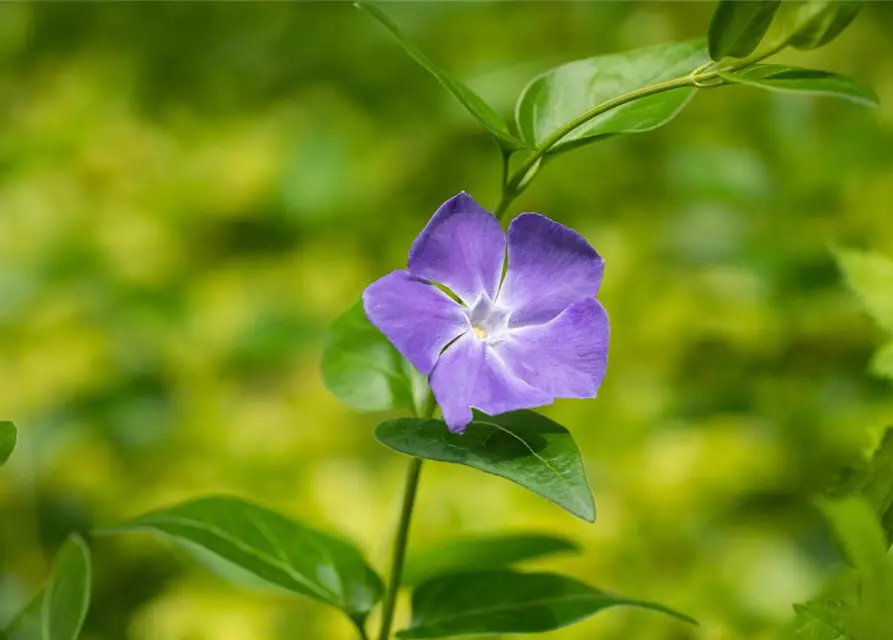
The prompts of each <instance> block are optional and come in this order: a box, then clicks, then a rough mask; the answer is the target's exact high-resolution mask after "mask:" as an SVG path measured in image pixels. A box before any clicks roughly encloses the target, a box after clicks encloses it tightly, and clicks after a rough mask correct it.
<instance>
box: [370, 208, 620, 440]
mask: <svg viewBox="0 0 893 640" xmlns="http://www.w3.org/2000/svg"><path fill="white" fill-rule="evenodd" d="M505 261H506V234H505V232H504V231H503V229H502V226H501V225H500V223H499V221H498V220H497V219H496V218H495V217H494V216H493V215H492V214H491V213H490V212H489V211H487V210H486V209H484V208H483V207H481V206H480V205H478V204H477V202H475V201H474V199H473V198H472V197H471V196H469V195H468V194H467V193H464V192H463V193H460V194H459V195H457V196H455V197H453V198H451V199H449V200H447V201H446V202H445V203H444V204H443V205H442V206H441V207H440V208H439V209H438V210H437V212H436V213H435V214H434V216H433V217H432V218H431V220H430V221H429V222H428V224H427V225H426V226H425V228H424V229H423V230H422V232H421V233H420V234H419V237H418V238H416V240H415V242H414V243H413V245H412V248H411V249H410V251H409V261H408V263H407V266H408V267H409V268H408V270H400V271H394V272H393V273H389V274H388V275H386V276H384V277H383V278H381V279H379V280H376V281H375V282H373V283H372V284H370V285H369V286H368V287H367V288H366V290H365V291H364V292H363V307H364V309H365V311H366V315H367V316H368V317H369V320H370V321H371V322H372V324H374V325H375V326H376V327H378V329H379V330H380V331H381V332H382V333H383V334H384V335H385V336H386V337H387V338H388V340H390V341H391V343H393V345H394V346H395V347H396V348H397V350H398V351H399V352H400V353H401V354H402V355H403V356H404V357H405V358H406V359H407V360H409V362H411V363H412V364H413V366H415V367H416V369H418V370H419V371H420V372H421V373H422V374H423V375H427V376H429V383H430V385H431V390H432V391H433V392H434V397H435V399H436V400H437V402H438V404H439V405H440V408H441V410H442V411H443V418H444V421H445V422H446V424H447V426H448V427H449V429H450V431H453V432H457V433H462V432H464V431H465V427H466V426H467V425H468V423H469V422H471V420H472V407H474V408H476V409H479V410H481V411H483V412H484V413H486V414H489V415H498V414H500V413H505V412H507V411H513V410H516V409H531V408H534V407H540V406H543V405H546V404H550V403H551V402H552V401H553V400H554V399H555V398H592V397H594V396H595V395H596V392H597V391H598V387H599V385H600V384H601V381H602V378H603V377H604V375H605V369H606V368H607V362H608V334H609V330H608V316H607V314H606V313H605V310H604V308H603V307H602V306H601V304H599V302H598V301H597V300H596V299H595V296H596V294H597V293H598V289H599V285H600V284H601V280H602V272H603V271H604V260H603V259H602V258H601V256H599V255H598V253H596V251H595V249H593V248H592V247H591V246H590V245H589V243H588V242H586V240H585V239H584V238H583V236H581V235H580V234H578V233H577V232H576V231H573V230H572V229H569V228H567V227H565V226H563V225H561V224H558V223H557V222H554V221H552V220H550V219H549V218H546V217H545V216H541V215H539V214H536V213H523V214H521V215H519V216H518V217H517V218H515V219H514V220H512V223H511V225H509V230H508V265H507V268H506V269H505V277H503V266H504V263H505ZM437 285H440V287H438V286H437ZM441 287H442V288H444V289H448V290H449V291H450V292H451V293H452V294H453V295H454V296H455V298H456V299H454V298H453V297H451V296H450V295H448V294H447V293H445V292H444V291H443V290H442V289H441ZM457 300H458V301H457Z"/></svg>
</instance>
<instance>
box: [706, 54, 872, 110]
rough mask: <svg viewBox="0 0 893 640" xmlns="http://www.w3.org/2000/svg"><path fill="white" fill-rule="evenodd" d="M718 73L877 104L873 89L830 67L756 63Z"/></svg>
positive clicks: (768, 85) (744, 81)
mask: <svg viewBox="0 0 893 640" xmlns="http://www.w3.org/2000/svg"><path fill="white" fill-rule="evenodd" d="M720 75H721V76H722V77H723V78H725V79H726V80H728V81H729V82H736V83H739V84H747V85H751V86H755V87H760V88H762V89H770V90H773V91H790V92H794V93H811V94H816V95H824V96H832V97H835V98H843V99H844V100H850V101H852V102H857V103H859V104H864V105H869V106H877V105H878V97H877V93H875V91H874V89H872V88H871V87H869V86H868V85H865V84H862V83H861V82H859V81H858V80H854V79H853V78H849V77H847V76H843V75H840V74H838V73H831V72H830V71H821V70H819V69H803V68H800V67H788V66H785V65H778V64H758V65H754V66H752V67H748V68H746V69H743V70H742V71H737V72H735V73H721V74H720Z"/></svg>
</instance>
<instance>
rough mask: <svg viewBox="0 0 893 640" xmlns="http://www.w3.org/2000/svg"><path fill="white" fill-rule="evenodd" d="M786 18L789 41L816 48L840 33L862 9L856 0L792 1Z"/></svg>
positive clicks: (793, 43)
mask: <svg viewBox="0 0 893 640" xmlns="http://www.w3.org/2000/svg"><path fill="white" fill-rule="evenodd" d="M788 6H789V7H790V9H791V11H790V12H789V14H788V19H787V20H786V25H787V29H786V30H787V33H789V34H790V36H789V39H788V42H789V43H790V44H791V45H792V46H794V47H796V48H797V49H815V48H817V47H821V46H822V45H825V44H828V43H829V42H831V41H832V40H833V39H834V38H836V37H837V36H839V35H840V34H841V32H842V31H843V30H844V29H846V28H847V27H848V26H849V24H850V23H851V22H852V21H853V19H854V18H855V17H856V15H857V14H858V13H859V11H860V9H862V3H861V2H856V1H854V0H843V1H836V0H809V1H807V2H797V3H794V2H791V3H789V5H788Z"/></svg>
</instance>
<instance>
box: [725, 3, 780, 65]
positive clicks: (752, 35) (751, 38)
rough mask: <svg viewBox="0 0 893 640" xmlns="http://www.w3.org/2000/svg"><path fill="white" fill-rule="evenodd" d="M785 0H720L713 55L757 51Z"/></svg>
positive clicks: (741, 55)
mask: <svg viewBox="0 0 893 640" xmlns="http://www.w3.org/2000/svg"><path fill="white" fill-rule="evenodd" d="M780 4H781V0H759V1H757V2H741V1H740V0H719V4H718V5H717V7H716V11H714V12H713V18H712V19H711V20H710V30H709V36H708V40H707V42H708V48H709V50H710V57H711V58H713V59H714V60H717V61H718V60H722V59H723V58H725V57H726V56H732V57H733V58H744V57H745V56H749V55H750V54H751V53H753V51H754V49H756V48H757V45H759V44H760V40H762V39H763V36H764V35H766V31H767V30H768V29H769V25H771V24H772V18H773V17H775V12H776V11H778V7H779V5H780Z"/></svg>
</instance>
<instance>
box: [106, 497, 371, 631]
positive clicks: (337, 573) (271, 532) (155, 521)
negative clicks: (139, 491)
mask: <svg viewBox="0 0 893 640" xmlns="http://www.w3.org/2000/svg"><path fill="white" fill-rule="evenodd" d="M128 531H146V532H149V533H153V534H156V535H161V536H164V537H167V538H170V539H172V540H173V541H174V542H176V543H178V544H179V545H181V546H182V547H184V548H185V549H187V550H189V551H192V552H194V551H196V550H197V551H198V553H196V554H194V555H195V557H197V558H198V559H200V560H201V561H202V562H204V563H205V564H206V565H207V566H209V567H210V568H211V569H212V570H215V571H217V570H220V565H219V564H217V563H216V562H214V561H213V559H214V558H215V557H216V558H219V559H220V560H223V561H225V563H227V564H228V565H234V566H235V567H237V568H238V569H239V570H240V571H241V572H242V573H245V572H247V573H248V574H250V575H251V576H253V577H254V578H256V579H258V580H260V581H262V582H265V583H267V584H270V585H274V586H277V587H280V588H283V589H287V590H289V591H292V592H295V593H300V594H302V595H305V596H309V597H311V598H315V599H317V600H321V601H323V602H327V603H329V604H332V605H334V606H336V607H338V608H339V609H342V610H343V611H345V612H346V613H347V614H348V615H349V616H350V617H351V618H352V619H353V620H355V621H360V622H362V620H364V619H365V618H366V616H367V614H368V613H369V610H370V609H371V608H372V607H373V606H374V605H375V603H377V602H378V600H379V599H380V598H381V594H382V584H381V580H380V579H379V578H378V576H377V575H376V574H375V572H374V571H373V570H372V569H371V568H370V567H369V565H368V564H366V561H365V560H364V559H363V556H362V555H361V554H360V552H359V551H357V549H356V548H354V547H353V546H352V545H351V544H349V543H347V542H345V541H343V540H340V539H338V538H335V537H333V536H330V535H327V534H324V533H321V532H319V531H316V530H315V529H311V528H310V527H307V526H305V525H303V524H299V523H298V522H295V521H294V520H291V519H290V518H287V517H286V516H284V515H281V514H279V513H276V512H275V511H271V510H269V509H266V508H264V507H260V506H258V505H255V504H252V503H250V502H246V501H244V500H241V499H238V498H232V497H209V498H200V499H198V500H193V501H191V502H186V503H183V504H179V505H176V506H173V507H169V508H167V509H160V510H158V511H153V512H151V513H148V514H146V515H143V516H140V517H138V518H136V519H134V520H131V521H130V522H126V523H124V524H122V525H119V526H117V527H114V528H112V529H109V530H107V531H106V532H105V533H121V532H128Z"/></svg>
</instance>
